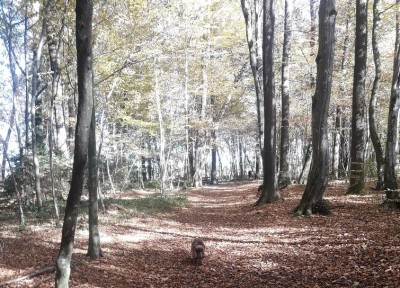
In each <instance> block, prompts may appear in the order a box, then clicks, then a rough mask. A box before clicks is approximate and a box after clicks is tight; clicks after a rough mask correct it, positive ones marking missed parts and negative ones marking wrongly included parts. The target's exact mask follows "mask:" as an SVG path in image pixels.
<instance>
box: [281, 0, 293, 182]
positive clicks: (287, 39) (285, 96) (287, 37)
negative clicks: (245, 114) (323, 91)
mask: <svg viewBox="0 0 400 288" xmlns="http://www.w3.org/2000/svg"><path fill="white" fill-rule="evenodd" d="M291 38H292V1H291V0H285V28H284V36H283V53H282V84H281V85H282V86H281V89H282V120H281V142H280V157H279V160H280V164H279V167H280V171H279V177H278V187H284V186H286V185H288V184H290V175H289V160H288V155H289V144H290V143H289V141H290V140H289V99H290V90H289V61H290V49H291V44H292V43H291V42H292V41H291Z"/></svg>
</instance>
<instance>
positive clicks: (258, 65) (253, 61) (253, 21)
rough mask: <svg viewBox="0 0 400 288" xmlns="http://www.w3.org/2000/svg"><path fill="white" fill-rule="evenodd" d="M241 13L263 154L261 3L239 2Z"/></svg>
mask: <svg viewBox="0 0 400 288" xmlns="http://www.w3.org/2000/svg"><path fill="white" fill-rule="evenodd" d="M240 2H241V6H242V12H243V16H244V20H245V24H246V38H247V45H248V48H249V56H250V67H251V71H252V74H253V79H254V87H255V91H256V106H257V125H258V135H259V137H258V141H259V143H258V144H259V147H260V149H261V154H262V153H263V147H264V146H263V145H262V141H263V140H264V135H263V133H264V119H263V118H262V114H263V109H264V107H263V100H264V96H263V88H262V83H263V82H262V81H263V68H262V65H263V62H262V61H263V60H262V44H261V43H262V34H261V33H262V29H260V28H261V27H260V24H261V23H262V18H261V17H262V14H261V13H260V12H261V3H260V2H261V1H260V0H241V1H240Z"/></svg>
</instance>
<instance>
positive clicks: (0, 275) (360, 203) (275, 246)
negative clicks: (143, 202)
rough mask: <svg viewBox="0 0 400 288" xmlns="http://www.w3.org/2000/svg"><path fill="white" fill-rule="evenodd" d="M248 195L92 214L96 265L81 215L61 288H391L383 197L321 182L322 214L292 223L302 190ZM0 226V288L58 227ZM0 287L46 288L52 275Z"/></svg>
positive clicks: (398, 271) (250, 186)
mask: <svg viewBox="0 0 400 288" xmlns="http://www.w3.org/2000/svg"><path fill="white" fill-rule="evenodd" d="M257 187H258V184H257V182H256V181H252V182H232V183H222V184H219V185H217V186H214V187H204V188H201V189H190V190H186V191H183V192H180V193H181V194H182V195H185V196H186V197H187V199H188V202H187V205H185V206H184V207H181V208H179V209H174V210H173V211H170V212H168V213H154V214H150V215H149V214H141V215H136V216H135V217H129V218H126V217H123V209H122V210H119V209H118V207H117V209H114V210H112V211H109V212H108V213H101V214H100V223H101V226H100V232H101V243H102V250H103V252H104V257H102V258H101V259H99V260H96V261H90V260H89V259H88V258H87V257H86V256H85V255H86V250H87V238H88V231H87V217H86V218H85V217H80V219H79V223H78V226H77V233H76V241H75V247H74V255H73V262H74V263H75V264H74V265H73V266H74V267H73V271H72V274H71V278H70V287H400V214H399V213H398V212H391V211H387V210H382V209H381V208H380V206H379V204H380V203H382V200H383V199H384V193H383V192H373V191H372V189H370V188H369V189H370V190H369V193H368V194H367V195H365V196H347V195H345V192H346V186H345V185H344V184H331V185H329V187H328V189H327V190H326V192H325V196H326V199H327V200H329V202H330V204H331V207H332V214H331V215H330V216H319V215H313V216H310V217H298V218H293V217H292V213H291V211H292V210H293V208H294V207H295V206H296V205H297V204H298V203H299V200H300V198H301V195H302V193H303V191H304V186H302V185H291V186H289V187H287V188H285V189H283V190H282V191H281V194H282V196H283V197H284V200H280V201H278V202H275V203H273V204H268V205H264V206H262V207H260V208H255V207H253V204H254V202H255V201H256V193H257ZM119 196H124V199H128V198H129V197H144V195H143V192H141V193H139V192H135V193H133V192H132V193H130V194H124V195H119ZM0 212H1V211H0ZM0 225H1V231H0V240H1V241H0V245H2V247H0V248H2V250H0V286H1V283H4V282H5V281H7V280H10V279H15V278H17V277H19V276H21V275H26V274H29V273H31V272H32V271H39V270H41V269H43V268H45V267H54V263H55V259H56V257H57V253H58V248H59V241H60V238H61V229H59V228H54V224H52V223H50V222H42V223H36V224H30V225H29V226H28V227H27V228H26V229H24V230H20V229H19V228H18V222H17V221H16V220H15V221H11V220H7V221H2V222H1V223H0ZM195 237H202V238H203V239H204V242H205V245H206V257H205V259H204V260H203V263H202V265H199V264H196V263H195V262H193V261H192V260H191V257H190V243H191V241H192V239H193V238H195ZM4 287H54V272H52V273H44V274H42V275H40V276H35V277H30V278H28V279H25V280H22V281H19V282H15V283H13V284H9V285H8V286H7V285H5V286H4Z"/></svg>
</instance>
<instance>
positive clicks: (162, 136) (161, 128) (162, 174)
mask: <svg viewBox="0 0 400 288" xmlns="http://www.w3.org/2000/svg"><path fill="white" fill-rule="evenodd" d="M157 65H158V61H155V67H154V80H155V98H156V105H157V115H158V128H159V133H160V147H159V157H160V195H161V196H164V193H165V176H166V173H167V165H166V161H165V160H166V159H165V132H164V122H163V115H162V111H161V100H160V91H159V87H158V76H159V75H158V74H159V72H158V67H157Z"/></svg>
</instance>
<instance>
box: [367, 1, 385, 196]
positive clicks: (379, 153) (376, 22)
mask: <svg viewBox="0 0 400 288" xmlns="http://www.w3.org/2000/svg"><path fill="white" fill-rule="evenodd" d="M380 3H381V0H374V6H373V14H374V18H373V24H372V52H373V54H374V63H375V79H374V84H373V86H372V92H371V98H370V101H369V118H368V119H369V133H370V135H371V141H372V145H373V146H374V150H375V157H376V172H377V182H376V187H375V189H376V190H381V189H382V188H383V181H384V180H383V178H384V177H383V175H384V169H383V167H384V159H383V149H382V144H381V141H380V139H379V135H378V132H377V127H376V123H375V112H376V106H377V100H378V99H377V98H378V92H379V84H380V79H381V71H382V68H381V57H380V51H379V47H378V33H379V31H378V29H379V26H380V13H381V12H380Z"/></svg>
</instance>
